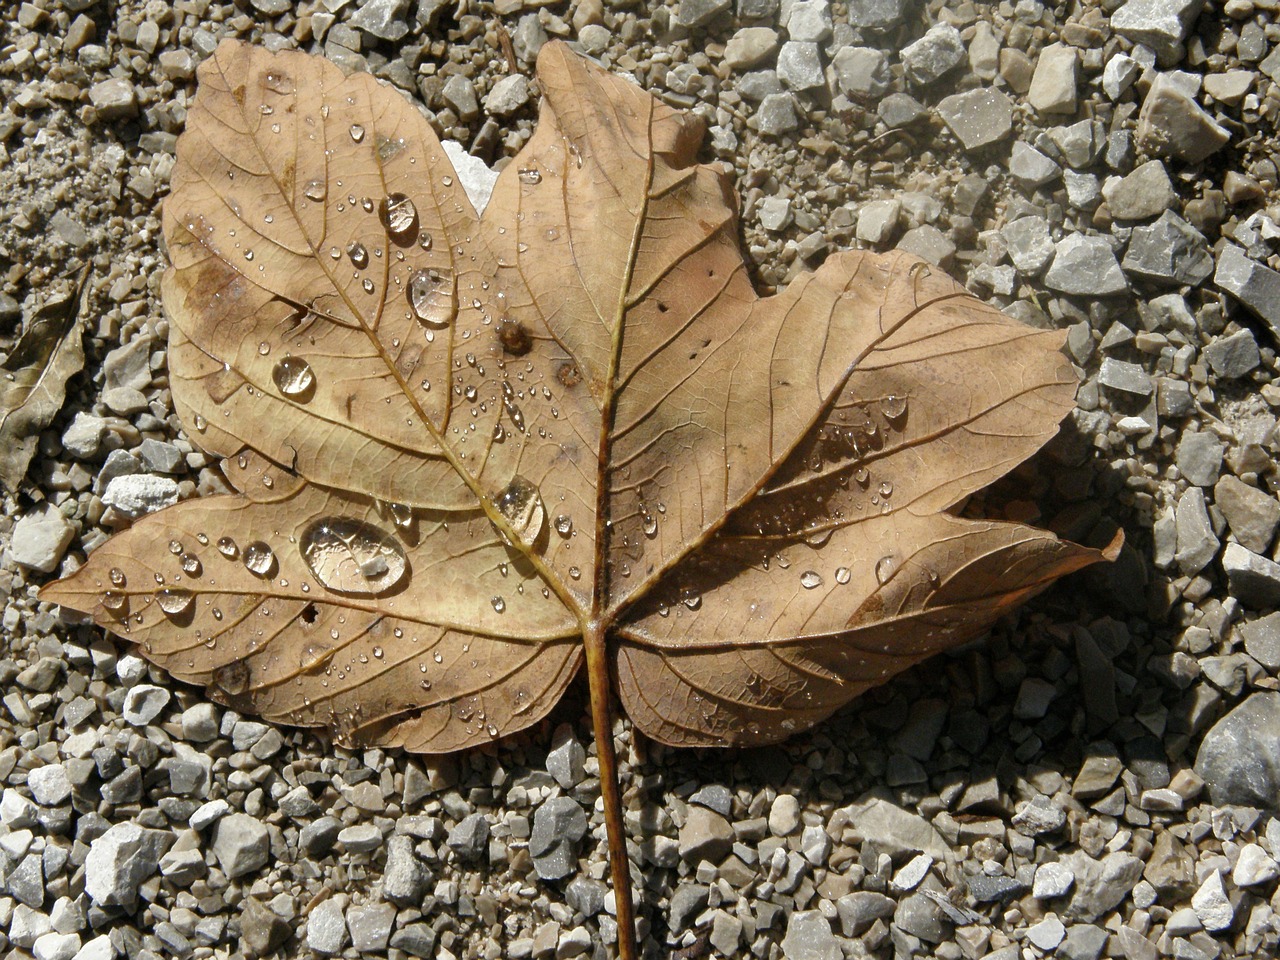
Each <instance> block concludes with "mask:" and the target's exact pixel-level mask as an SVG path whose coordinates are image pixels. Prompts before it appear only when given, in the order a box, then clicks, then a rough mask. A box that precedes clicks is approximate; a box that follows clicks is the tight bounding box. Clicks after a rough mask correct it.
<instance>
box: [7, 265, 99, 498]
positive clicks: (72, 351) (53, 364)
mask: <svg viewBox="0 0 1280 960" xmlns="http://www.w3.org/2000/svg"><path fill="white" fill-rule="evenodd" d="M88 276H89V274H88V270H87V269H86V270H85V271H84V272H83V273H82V274H81V276H80V277H79V279H78V281H77V284H76V289H75V290H74V291H72V292H70V293H68V294H66V295H64V296H59V297H56V298H54V299H52V300H50V301H49V302H48V303H46V304H45V305H44V306H43V307H41V308H40V309H39V310H38V311H37V312H36V314H35V316H33V317H32V318H31V321H30V323H28V324H27V327H26V329H25V330H23V332H22V335H21V336H20V337H19V338H18V342H17V344H16V345H15V346H14V348H13V352H12V353H11V354H9V356H8V358H7V359H6V360H5V361H4V363H3V364H0V484H3V486H4V488H5V489H6V490H8V491H9V492H11V493H13V492H16V491H17V489H18V485H19V484H20V483H21V482H22V478H23V477H24V476H25V475H26V472H27V467H29V466H30V465H31V458H32V457H33V456H34V455H35V452H36V441H37V439H38V437H39V434H40V431H41V430H43V429H45V428H46V427H48V426H49V424H51V423H52V422H53V418H54V417H56V416H57V415H58V411H59V410H61V409H62V405H63V403H65V402H66V399H67V381H68V380H70V379H71V378H72V377H73V376H75V375H76V374H77V373H79V372H80V371H81V370H82V369H83V368H84V341H83V331H82V328H81V324H80V313H81V310H82V308H83V306H84V296H85V291H86V289H87V285H86V281H87V279H88Z"/></svg>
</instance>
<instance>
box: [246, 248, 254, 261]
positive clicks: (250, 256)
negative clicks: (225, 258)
mask: <svg viewBox="0 0 1280 960" xmlns="http://www.w3.org/2000/svg"><path fill="white" fill-rule="evenodd" d="M244 258H245V259H246V260H252V259H253V251H252V250H246V251H245V252H244Z"/></svg>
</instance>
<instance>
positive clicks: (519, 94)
mask: <svg viewBox="0 0 1280 960" xmlns="http://www.w3.org/2000/svg"><path fill="white" fill-rule="evenodd" d="M528 102H529V81H528V80H527V79H525V76H524V74H522V73H513V74H511V75H509V76H506V77H503V78H502V79H501V80H499V81H498V82H497V83H495V84H494V85H493V86H492V87H491V88H490V90H489V92H488V93H487V94H485V98H484V108H485V110H486V111H487V112H488V113H490V114H491V115H493V116H495V117H509V116H511V114H513V113H515V112H516V111H518V110H520V109H521V108H522V107H523V106H524V105H525V104H526V103H528Z"/></svg>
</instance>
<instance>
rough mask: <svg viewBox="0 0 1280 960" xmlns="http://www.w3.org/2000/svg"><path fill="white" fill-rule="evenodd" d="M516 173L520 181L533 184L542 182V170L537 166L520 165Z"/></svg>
mask: <svg viewBox="0 0 1280 960" xmlns="http://www.w3.org/2000/svg"><path fill="white" fill-rule="evenodd" d="M516 175H517V176H519V178H520V182H521V183H527V184H530V185H534V184H539V183H541V182H542V171H540V170H539V169H538V168H537V167H521V168H520V169H519V170H518V171H517V173H516Z"/></svg>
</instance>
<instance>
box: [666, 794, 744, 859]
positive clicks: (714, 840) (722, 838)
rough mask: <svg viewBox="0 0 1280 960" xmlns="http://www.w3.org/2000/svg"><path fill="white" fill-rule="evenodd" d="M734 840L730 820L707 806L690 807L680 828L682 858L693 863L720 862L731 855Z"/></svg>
mask: <svg viewBox="0 0 1280 960" xmlns="http://www.w3.org/2000/svg"><path fill="white" fill-rule="evenodd" d="M733 841H734V833H733V827H732V826H730V825H729V821H728V820H726V819H725V818H724V817H722V816H721V815H720V814H718V813H716V812H715V811H714V810H709V809H707V808H706V807H690V808H689V810H688V813H687V814H686V816H685V821H684V826H682V827H681V828H680V839H679V843H680V859H682V860H684V861H685V862H686V863H692V864H697V863H699V862H701V861H703V860H708V861H710V862H711V863H719V862H720V861H721V860H723V859H724V858H725V857H726V856H728V855H729V851H730V850H731V849H732V848H733Z"/></svg>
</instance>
